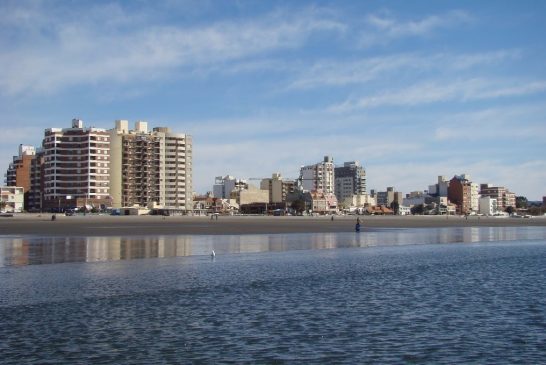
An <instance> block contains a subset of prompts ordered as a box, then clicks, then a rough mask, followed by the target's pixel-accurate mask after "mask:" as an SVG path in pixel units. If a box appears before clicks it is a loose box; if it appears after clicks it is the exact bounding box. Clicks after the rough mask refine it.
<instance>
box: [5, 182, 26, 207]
mask: <svg viewBox="0 0 546 365" xmlns="http://www.w3.org/2000/svg"><path fill="white" fill-rule="evenodd" d="M24 196H25V193H24V189H23V188H22V187H17V186H2V187H0V201H1V202H2V205H3V208H2V211H3V212H10V213H21V212H22V211H23V206H24V203H25V198H24Z"/></svg>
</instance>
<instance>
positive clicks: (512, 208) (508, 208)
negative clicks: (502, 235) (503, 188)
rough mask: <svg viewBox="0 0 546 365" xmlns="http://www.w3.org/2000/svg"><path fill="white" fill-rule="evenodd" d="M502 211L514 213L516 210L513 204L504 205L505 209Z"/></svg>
mask: <svg viewBox="0 0 546 365" xmlns="http://www.w3.org/2000/svg"><path fill="white" fill-rule="evenodd" d="M504 211H505V212H506V213H508V214H514V212H515V211H516V210H515V209H514V207H513V206H511V205H510V206H508V207H506V209H505V210H504Z"/></svg>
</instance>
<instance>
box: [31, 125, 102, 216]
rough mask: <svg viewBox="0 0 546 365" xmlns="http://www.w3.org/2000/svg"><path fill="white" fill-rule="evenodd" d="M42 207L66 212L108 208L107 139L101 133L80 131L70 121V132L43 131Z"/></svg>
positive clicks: (62, 130) (80, 127)
mask: <svg viewBox="0 0 546 365" xmlns="http://www.w3.org/2000/svg"><path fill="white" fill-rule="evenodd" d="M42 145H43V150H44V174H43V180H44V205H46V206H47V207H48V208H50V209H53V208H56V207H58V208H66V207H72V206H74V205H79V203H78V202H84V204H86V205H92V206H97V205H102V204H105V205H110V202H111V200H110V183H109V179H110V135H109V133H108V132H107V131H106V130H104V129H99V128H94V127H91V128H84V126H83V121H82V120H79V119H73V120H72V127H71V128H63V129H61V128H49V129H46V130H45V133H44V139H43V143H42Z"/></svg>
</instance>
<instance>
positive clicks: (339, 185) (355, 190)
mask: <svg viewBox="0 0 546 365" xmlns="http://www.w3.org/2000/svg"><path fill="white" fill-rule="evenodd" d="M334 179H335V194H336V198H337V200H338V201H339V202H343V201H345V200H346V199H348V198H349V199H351V198H352V197H353V196H355V195H360V196H362V195H366V171H365V170H364V167H362V166H361V165H360V162H358V161H351V162H345V163H344V164H343V166H339V167H335V168H334Z"/></svg>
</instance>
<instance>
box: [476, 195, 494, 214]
mask: <svg viewBox="0 0 546 365" xmlns="http://www.w3.org/2000/svg"><path fill="white" fill-rule="evenodd" d="M497 211H498V206H497V199H495V198H491V197H490V196H482V197H481V198H480V210H479V212H480V214H485V215H495V214H496V213H497Z"/></svg>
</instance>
